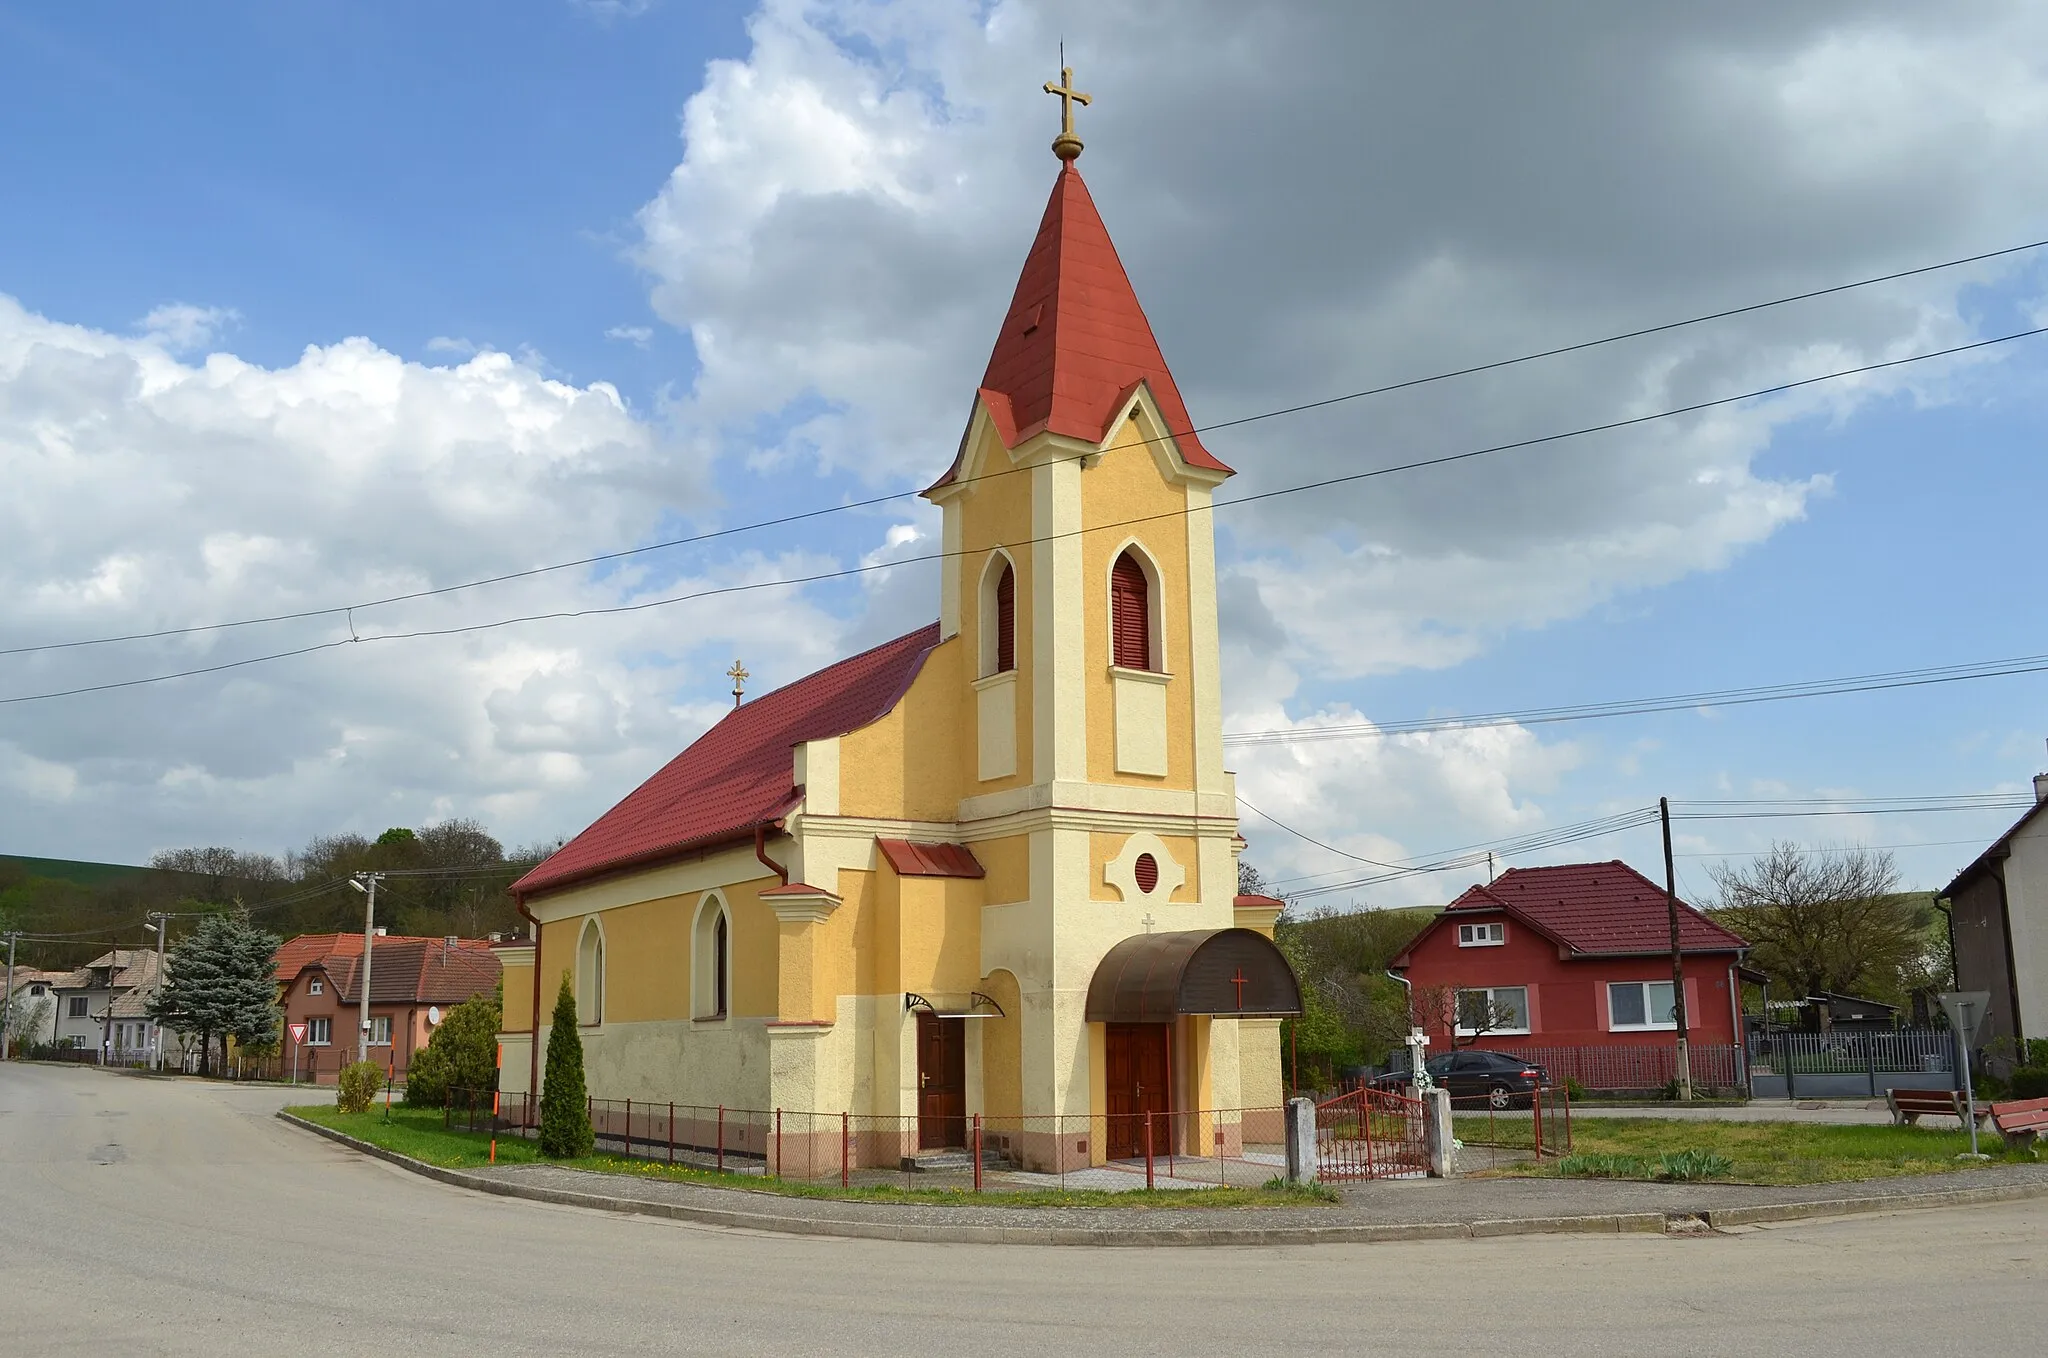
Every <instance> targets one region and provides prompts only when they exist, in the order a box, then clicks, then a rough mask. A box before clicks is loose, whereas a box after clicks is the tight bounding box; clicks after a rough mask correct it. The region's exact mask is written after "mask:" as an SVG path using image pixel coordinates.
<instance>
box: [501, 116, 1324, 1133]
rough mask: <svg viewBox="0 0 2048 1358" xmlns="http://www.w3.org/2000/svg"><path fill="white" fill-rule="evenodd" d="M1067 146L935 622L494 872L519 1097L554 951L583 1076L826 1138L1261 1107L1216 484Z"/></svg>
mask: <svg viewBox="0 0 2048 1358" xmlns="http://www.w3.org/2000/svg"><path fill="white" fill-rule="evenodd" d="M1055 149H1056V151H1057V152H1058V153H1059V154H1060V156H1061V160H1062V164H1061V166H1060V169H1059V172H1058V176H1057V178H1056V179H1055V180H1054V182H1053V186H1052V194H1051V198H1050V200H1049V201H1048V202H1047V204H1046V207H1045V212H1044V215H1043V217H1042V218H1041V219H1040V221H1039V223H1038V228H1037V233H1036V236H1035V238H1034V239H1033V240H1032V242H1031V245H1030V249H1029V251H1028V252H1027V253H1026V255H1025V260H1024V267H1023V270H1022V274H1021V276H1020V277H1019V278H1018V280H1017V285H1016V290H1015V293H1014V295H1013V297H1012V299H1011V302H1010V307H1009V310H1008V313H1007V314H1006V315H1004V316H1003V317H1002V318H1001V323H1000V325H999V326H998V327H997V328H996V337H995V345H994V349H993V352H992V353H991V354H990V357H989V362H988V368H987V370H986V374H985V375H984V377H983V378H982V381H981V384H980V387H979V388H978V390H976V391H975V392H974V393H973V403H972V410H971V413H970V415H969V418H968V421H967V425H966V428H965V429H964V430H963V431H962V434H961V439H960V444H959V448H958V450H957V453H956V455H955V456H954V458H953V459H952V462H951V465H950V466H947V467H945V468H944V472H943V474H942V475H941V476H939V478H938V480H937V481H936V482H935V483H934V484H933V485H932V486H931V487H930V488H929V489H927V490H926V491H925V492H924V495H925V497H926V498H927V499H929V500H931V501H932V502H933V503H934V504H936V505H937V506H938V507H939V509H940V511H941V513H942V515H943V524H944V527H943V535H944V544H945V549H946V551H947V553H948V558H947V562H946V565H945V567H944V569H943V571H942V573H941V583H940V589H939V598H938V599H937V600H936V601H935V603H936V611H937V615H938V616H937V618H936V619H935V620H934V621H932V622H931V623H928V624H926V625H925V626H923V627H920V628H918V629H917V630H916V631H913V632H910V633H908V634H907V635H905V636H901V637H898V638H896V639H895V640H893V641H890V642H886V643H884V644H883V645H880V646H877V647H875V648H873V649H872V650H869V651H865V652H863V653H861V654H859V655H856V656H853V657H851V658H849V659H846V660H842V661H840V662H839V663H837V664H835V665H832V666H829V667H827V668H826V669H823V670H820V671H819V672H818V673H816V674H813V675H811V676H809V677H808V678H804V679H799V680H797V681H796V682H795V683H792V684H789V685H787V686H785V687H783V688H780V689H778V690H776V691H774V692H771V693H768V694H765V695H763V696H760V697H756V698H752V699H750V700H749V701H747V702H745V703H744V704H742V705H739V706H736V707H735V708H734V709H733V710H732V711H731V712H730V713H728V714H727V715H726V716H725V717H724V718H723V720H721V721H719V722H718V723H717V724H716V725H714V726H713V727H712V728H711V730H709V731H708V732H706V733H705V734H704V735H703V736H702V737H701V738H700V739H699V740H697V742H696V743H695V744H693V745H691V746H690V747H689V748H688V749H686V750H684V751H683V752H682V753H681V754H679V755H678V756H677V757H676V758H675V759H674V760H673V761H672V762H670V763H669V764H668V765H667V766H666V767H664V768H662V769H661V770H659V771H658V772H656V773H655V774H654V775H653V776H652V777H651V778H649V779H648V780H647V781H646V782H645V783H643V784H642V785H641V786H640V787H639V788H637V789H636V790H634V791H633V792H631V793H630V794H629V795H628V796H627V797H626V798H625V800H623V801H621V802H620V803H619V804H618V805H617V806H615V807H613V808H612V809H611V810H610V811H608V812H606V813H605V814H604V815H603V816H601V817H600V818H599V819H598V820H597V821H596V823H595V824H593V825H591V826H590V827H589V828H588V829H586V830H585V831H583V833H581V834H580V835H578V836H576V837H575V838H574V839H572V840H570V841H569V843H568V844H567V845H566V846H564V847H563V848H562V849H561V850H560V851H559V852H558V853H556V854H555V855H554V856H553V857H551V858H549V859H547V860H546V861H545V862H543V863H541V864H540V865H539V866H538V867H536V868H535V869H534V870H533V871H532V872H530V873H529V874H527V876H526V877H525V878H523V879H522V880H521V881H519V882H518V883H516V884H515V886H514V888H513V891H514V894H515V896H516V897H517V898H518V900H519V902H520V905H521V908H522V910H523V911H525V912H526V913H527V915H528V917H529V918H530V919H531V920H533V921H534V926H535V928H534V933H533V937H532V940H531V942H530V945H529V946H527V947H526V948H524V949H518V950H514V949H501V953H502V955H503V956H504V958H505V964H506V1016H505V1022H506V1032H505V1035H504V1036H505V1049H504V1073H503V1087H504V1088H505V1089H506V1090H507V1091H508V1092H510V1093H513V1094H515V1095H516V1094H518V1093H519V1092H521V1091H532V1090H536V1089H537V1087H538V1084H539V1080H540V1072H541V1071H542V1069H543V1067H544V1064H545V1051H544V1047H545V1042H546V1035H547V1028H546V1020H547V1015H548V1013H549V1011H550V1009H551V1008H552V1006H553V1004H554V1001H555V998H556V993H557V988H558V987H559V986H560V985H561V984H562V981H563V978H564V977H566V978H568V982H569V985H570V987H571V990H572V992H573V994H574V995H575V998H576V1003H577V1012H578V1018H579V1020H580V1022H581V1023H582V1024H583V1031H582V1040H583V1047H584V1065H585V1070H586V1075H587V1079H588V1083H589V1090H590V1093H591V1095H592V1096H594V1097H595V1098H597V1099H600V1100H615V1101H623V1100H627V1099H631V1100H633V1101H634V1103H636V1104H642V1103H654V1102H660V1103H666V1102H668V1101H670V1100H673V1101H675V1102H677V1103H678V1104H684V1105H700V1106H703V1107H707V1108H708V1107H710V1106H712V1105H723V1106H724V1107H726V1108H731V1109H753V1110H770V1109H775V1108H783V1109H797V1110H809V1111H813V1112H824V1113H828V1114H830V1115H831V1126H832V1127H833V1128H834V1133H833V1134H834V1135H836V1134H837V1128H838V1127H839V1114H840V1113H842V1112H844V1113H848V1114H850V1115H852V1116H853V1117H856V1118H861V1119H864V1120H866V1121H867V1125H869V1126H886V1127H890V1128H895V1129H898V1131H897V1132H895V1133H892V1135H899V1134H900V1135H901V1136H902V1137H903V1138H905V1143H906V1144H905V1145H904V1146H903V1147H902V1150H903V1151H904V1152H906V1153H908V1152H911V1151H914V1150H919V1149H937V1148H943V1147H948V1146H956V1147H957V1146H960V1145H962V1144H963V1143H964V1138H965V1137H966V1134H967V1128H968V1126H969V1123H970V1120H971V1119H973V1118H976V1117H980V1118H982V1119H984V1121H985V1125H987V1126H988V1127H990V1128H991V1129H995V1128H998V1127H1000V1128H1001V1129H1002V1130H1001V1132H1000V1133H999V1135H1000V1136H1002V1137H1003V1138H1004V1139H1005V1141H1006V1143H1007V1144H1008V1145H1010V1146H1011V1148H1012V1149H1013V1150H1014V1151H1015V1152H1016V1153H1017V1154H1018V1155H1019V1156H1020V1157H1021V1158H1022V1159H1023V1160H1024V1161H1025V1162H1026V1163H1029V1164H1033V1165H1053V1164H1060V1165H1064V1164H1073V1163H1080V1164H1086V1163H1089V1162H1091V1161H1094V1162H1101V1161H1102V1160H1104V1159H1105V1158H1107V1159H1120V1158H1123V1157H1126V1156H1133V1155H1137V1154H1140V1153H1141V1151H1142V1147H1141V1146H1140V1145H1139V1143H1138V1138H1139V1136H1140V1135H1142V1130H1141V1129H1142V1128H1143V1127H1144V1126H1145V1125H1146V1120H1145V1118H1144V1116H1143V1115H1144V1114H1145V1113H1147V1112H1152V1113H1156V1114H1165V1113H1169V1112H1175V1111H1178V1112H1182V1113H1186V1112H1189V1111H1190V1110H1204V1109H1207V1110H1216V1109H1221V1110H1230V1111H1226V1112H1224V1113H1221V1114H1218V1115H1217V1116H1215V1117H1214V1118H1210V1119H1207V1120H1201V1119H1189V1118H1185V1117H1184V1118H1181V1119H1179V1120H1178V1121H1177V1122H1176V1121H1175V1120H1174V1119H1170V1118H1167V1117H1158V1118H1156V1119H1155V1121H1154V1123H1153V1125H1154V1128H1155V1130H1154V1132H1153V1137H1154V1140H1155V1142H1156V1149H1158V1150H1162V1151H1163V1150H1165V1149H1166V1147H1167V1143H1168V1142H1169V1141H1170V1140H1172V1139H1174V1138H1175V1137H1180V1138H1181V1139H1182V1141H1183V1142H1184V1145H1183V1146H1182V1149H1195V1148H1196V1147H1197V1145H1198V1144H1199V1149H1200V1151H1201V1152H1202V1153H1208V1152H1210V1151H1212V1150H1213V1149H1214V1148H1215V1146H1216V1144H1217V1143H1218V1142H1221V1143H1222V1144H1225V1145H1232V1144H1237V1142H1238V1140H1239V1138H1240V1136H1241V1134H1242V1120H1241V1119H1240V1118H1239V1117H1238V1114H1237V1113H1236V1112H1235V1111H1234V1110H1239V1109H1245V1108H1264V1109H1272V1108H1275V1107H1277V1105H1278V1104H1279V1103H1280V1100H1281V1088H1280V1056H1279V1036H1278V1026H1279V1018H1280V1016H1281V1015H1284V1014H1291V1013H1294V1012H1296V1011H1297V1010H1298V1007H1299V995H1298V990H1297V987H1296V984H1295V979H1294V976H1293V973H1292V972H1291V971H1290V970H1289V969H1288V967H1287V964H1286V962H1285V960H1284V959H1283V958H1282V957H1281V955H1280V953H1279V951H1278V950H1277V949H1276V948H1275V947H1274V945H1273V943H1272V941H1271V932H1272V925H1273V920H1274V917H1275V915H1276V914H1277V913H1278V909H1279V902H1277V901H1272V900H1268V899H1266V898H1263V897H1256V898H1255V897H1243V898H1240V897H1238V896H1237V894H1236V886H1237V866H1236V857H1237V853H1238V851H1239V850H1240V848H1241V847H1242V844H1243V841H1241V840H1239V839H1238V837H1237V817H1236V805H1235V798H1234V791H1233V780H1232V777H1231V775H1230V774H1229V773H1228V772H1227V771H1226V770H1225V769H1224V766H1223V739H1222V737H1223V731H1222V721H1221V712H1222V694H1221V689H1220V682H1221V667H1220V664H1219V660H1218V647H1217V632H1216V582H1215V564H1214V545H1213V541H1212V536H1211V529H1210V522H1209V514H1208V510H1209V505H1210V495H1211V493H1212V492H1213V491H1214V490H1215V488H1216V487H1217V486H1218V485H1220V484H1221V483H1222V482H1223V480H1224V479H1225V478H1226V477H1228V476H1229V475H1230V474H1231V473H1230V469H1229V468H1228V467H1226V466H1224V465H1223V463H1222V462H1220V461H1218V460H1217V458H1216V457H1215V456H1214V455H1213V454H1211V453H1210V452H1209V451H1208V450H1207V449H1206V448H1204V447H1203V446H1202V441H1201V439H1200V438H1199V437H1197V436H1196V435H1195V434H1194V433H1193V432H1192V430H1191V423H1190V420H1189V417H1188V413H1187V410H1186V408H1185V407H1184V406H1183V404H1182V402H1181V396H1180V392H1179V390H1178V388H1177V387H1176V385H1175V383H1174V380H1173V375H1172V373H1171V372H1169V371H1168V369H1167V366H1166V360H1165V359H1164V358H1163V357H1162V356H1161V354H1160V350H1159V346H1158V344H1157V342H1156V341H1155V339H1154V337H1153V334H1152V329H1151V326H1150V325H1149V323H1148V322H1147V321H1146V318H1145V313H1144V310H1143V308H1141V307H1140V306H1139V304H1138V299H1137V296H1136V294H1135V293H1134V292H1133V290H1132V287H1131V282H1130V279H1129V278H1128V276H1127V275H1126V273H1125V271H1124V266H1123V263H1122V261H1121V260H1120V259H1119V258H1118V256H1117V252H1116V248H1115V247H1114V246H1113V245H1112V244H1111V243H1110V239H1109V233H1108V231H1107V230H1106V229H1105V228H1104V226H1103V222H1102V218H1101V217H1100V216H1099V215H1098V213H1097V211H1096V207H1095V203H1094V200H1093V199H1092V197H1091V196H1090V194H1089V191H1088V187H1087V185H1086V184H1085V183H1083V182H1082V179H1081V174H1080V171H1079V170H1078V169H1077V168H1076V167H1075V165H1074V157H1075V156H1077V155H1078V154H1079V151H1080V143H1079V142H1078V140H1076V139H1073V138H1072V137H1071V136H1063V137H1062V139H1061V141H1060V142H1059V143H1056V144H1055ZM536 1010H537V1011H538V1013H539V1016H540V1019H541V1025H540V1030H539V1033H538V1038H539V1040H537V1041H536V1040H535V1037H536V1034H535V1032H534V1018H535V1013H536ZM1055 1119H1059V1121H1057V1122H1056V1121H1055ZM1170 1127H1177V1128H1178V1130H1170ZM863 1153H866V1152H865V1151H864V1152H863ZM875 1153H876V1154H878V1155H879V1156H880V1157H881V1159H883V1160H884V1161H886V1162H887V1163H891V1164H893V1163H894V1162H895V1160H896V1157H897V1154H898V1148H896V1147H895V1146H888V1145H884V1146H878V1147H877V1148H875ZM833 1154H834V1155H836V1154H837V1152H836V1151H834V1152H833Z"/></svg>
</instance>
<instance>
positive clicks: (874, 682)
mask: <svg viewBox="0 0 2048 1358" xmlns="http://www.w3.org/2000/svg"><path fill="white" fill-rule="evenodd" d="M938 644H939V625H938V624H937V623H936V622H934V623H929V624H927V625H926V626H923V627H920V628H918V629H917V630H916V631H915V632H912V633H910V634H909V635H908V636H901V637H898V638H896V639H895V640H894V641H888V642H884V643H882V644H881V645H880V646H877V647H875V648H874V649H873V650H869V651H863V652H861V653H860V654H859V655H856V656H852V657H849V658H848V659H845V660H842V661H840V662H839V663H837V664H835V665H828V666H826V667H825V668H824V669H822V670H819V671H818V672H817V673H816V674H813V675H810V676H809V677H807V678H803V679H799V680H797V681H796V682H795V683H793V684H789V685H786V686H785V687H783V688H779V689H776V690H775V691H774V692H773V693H764V694H763V695H761V696H760V697H758V698H756V699H754V700H753V701H752V702H749V703H743V704H741V705H740V706H738V707H736V708H734V709H733V710H732V711H730V712H728V713H726V715H725V716H724V718H723V719H721V720H720V721H719V723H718V724H717V725H716V726H713V727H712V728H711V729H710V730H709V731H706V732H705V733H704V734H703V735H702V736H699V737H698V738H697V740H696V742H695V743H694V744H692V745H691V746H690V748H689V749H687V750H684V751H683V752H682V753H681V754H679V755H677V756H676V757H675V758H674V759H672V760H670V761H669V762H668V764H667V765H666V766H664V767H663V768H662V769H661V771H660V772H658V773H656V774H655V775H654V776H653V777H652V778H649V779H648V780H647V781H646V782H644V783H642V784H641V785H640V786H639V787H637V788H635V789H634V790H633V791H632V792H631V793H630V794H628V796H627V797H626V799H625V800H624V801H622V802H620V803H619V804H618V805H617V806H615V807H613V808H612V809H611V810H609V811H607V812H605V813H604V814H603V815H602V816H599V817H598V818H597V821H596V822H595V823H594V824H592V825H591V827H590V828H589V829H587V830H585V831H584V832H583V833H582V834H580V835H578V836H576V838H574V839H572V840H570V841H569V842H568V843H567V844H564V845H563V846H562V847H561V848H560V849H558V850H557V851H556V852H555V853H553V854H552V855H550V856H549V857H548V858H547V859H546V860H544V861H543V862H542V863H541V864H540V865H539V866H538V867H536V868H534V870H533V871H531V872H529V873H527V874H526V875H525V876H524V877H522V878H520V879H519V880H518V881H517V882H514V883H513V884H512V890H513V893H514V894H515V895H517V896H520V897H526V896H531V895H534V894H536V893H538V892H542V891H553V890H556V889H557V888H560V887H564V886H568V885H569V884H571V883H573V882H579V881H583V880H585V879H587V878H591V877H595V876H598V875H599V874H601V873H606V872H615V871H618V870H620V869H624V868H630V867H640V866H644V865H646V864H650V863H656V862H659V861H661V860H662V859H665V858H673V857H676V856H679V855H681V854H685V853H689V852H693V851H695V850H698V849H704V848H709V847H711V846H712V845H715V844H721V843H727V842H730V841H732V840H735V839H740V838H744V837H746V836H748V835H751V834H752V833H753V832H754V829H755V827H756V826H762V825H768V824H772V823H773V822H774V821H776V820H777V819H779V818H780V817H782V816H783V815H785V814H787V813H788V812H790V811H792V810H794V809H795V807H796V805H797V802H798V801H799V800H800V799H801V797H802V790H801V789H800V788H798V787H797V786H796V783H795V776H794V765H793V763H792V759H793V754H792V752H793V751H794V749H795V747H796V746H797V745H799V744H801V743H803V742H804V741H806V740H820V739H823V738H825V737H827V736H842V735H845V734H846V733H847V732H849V731H856V730H859V729H860V728H861V727H863V726H866V725H867V724H868V723H870V722H872V721H874V720H876V719H877V718H879V717H881V716H883V715H884V714H886V713H887V712H889V711H890V710H891V709H892V708H894V707H895V706H896V704H897V702H898V701H899V700H900V699H901V698H902V697H903V694H904V692H905V690H907V689H908V688H909V687H910V681H911V680H913V679H915V678H916V677H917V672H918V670H919V669H920V668H921V667H922V666H923V665H924V658H925V656H927V655H929V654H930V653H931V650H932V648H933V647H934V646H936V645H938Z"/></svg>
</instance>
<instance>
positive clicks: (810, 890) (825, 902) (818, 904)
mask: <svg viewBox="0 0 2048 1358" xmlns="http://www.w3.org/2000/svg"><path fill="white" fill-rule="evenodd" d="M761 903H762V904H763V905H765V906H767V907H768V908H769V909H770V910H773V911H774V912H775V918H776V919H777V920H779V921H780V922H781V923H783V924H823V923H824V922H825V921H826V920H828V919H830V918H832V912H833V911H834V910H837V909H838V908H839V903H840V902H839V897H838V896H836V895H834V894H833V893H832V892H830V891H827V890H825V889H824V888H823V887H815V886H809V885H806V884H805V883H803V882H791V883H790V884H789V885H788V886H778V887H770V888H769V889H768V890H766V891H764V892H762V893H761Z"/></svg>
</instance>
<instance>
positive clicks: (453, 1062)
mask: <svg viewBox="0 0 2048 1358" xmlns="http://www.w3.org/2000/svg"><path fill="white" fill-rule="evenodd" d="M501 1017H502V1010H501V1007H500V1003H499V1000H498V996H497V994H496V993H495V992H492V993H488V994H482V995H472V996H471V997H470V998H468V999H466V1000H464V1001H463V1002H462V1003H461V1004H458V1005H456V1006H455V1007H454V1008H453V1009H450V1010H449V1011H448V1012H447V1013H446V1014H443V1015H442V1016H441V1023H440V1026H439V1027H437V1028H435V1029H434V1035H433V1036H432V1037H430V1038H428V1039H427V1045H426V1046H425V1047H423V1048H421V1049H420V1050H419V1051H418V1052H416V1053H414V1055H413V1058H412V1065H411V1067H410V1068H409V1069H408V1070H407V1071H406V1073H405V1101H406V1103H407V1104H408V1105H410V1106H412V1107H414V1108H439V1107H440V1106H441V1105H442V1104H444V1103H446V1102H448V1097H449V1095H450V1094H451V1093H454V1094H457V1095H458V1096H459V1097H466V1098H469V1099H475V1098H480V1097H484V1096H487V1095H489V1094H490V1092H491V1091H492V1090H493V1089H496V1088H497V1087H498V1025H499V1022H500V1021H501ZM484 1101H485V1102H486V1103H488V1102H489V1099H488V1098H485V1100H484Z"/></svg>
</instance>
